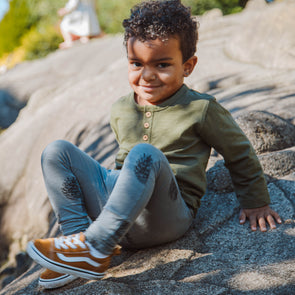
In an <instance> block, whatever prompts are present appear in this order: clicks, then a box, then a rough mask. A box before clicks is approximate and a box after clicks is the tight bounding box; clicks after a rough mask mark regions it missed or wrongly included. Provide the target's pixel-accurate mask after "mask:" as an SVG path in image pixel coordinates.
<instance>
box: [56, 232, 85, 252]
mask: <svg viewBox="0 0 295 295" xmlns="http://www.w3.org/2000/svg"><path fill="white" fill-rule="evenodd" d="M54 244H55V247H56V248H57V249H60V248H63V249H69V247H70V248H72V249H77V245H78V246H79V247H81V248H83V249H85V248H87V246H86V245H85V244H84V243H83V242H82V241H80V234H76V235H71V236H64V237H60V238H55V239H54Z"/></svg>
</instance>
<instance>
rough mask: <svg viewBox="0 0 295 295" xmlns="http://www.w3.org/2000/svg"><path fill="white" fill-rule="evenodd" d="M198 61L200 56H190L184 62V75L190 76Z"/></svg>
mask: <svg viewBox="0 0 295 295" xmlns="http://www.w3.org/2000/svg"><path fill="white" fill-rule="evenodd" d="M197 62H198V57H197V56H195V55H194V56H192V57H191V58H189V59H188V60H187V61H186V62H185V63H184V64H183V70H184V71H183V75H184V77H188V76H189V75H190V74H191V73H192V71H193V70H194V68H195V66H196V64H197Z"/></svg>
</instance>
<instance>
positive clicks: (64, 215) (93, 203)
mask: <svg viewBox="0 0 295 295" xmlns="http://www.w3.org/2000/svg"><path fill="white" fill-rule="evenodd" d="M41 162H42V171H43V176H44V181H45V185H46V189H47V192H48V196H49V200H50V202H51V205H52V207H53V210H54V212H55V215H56V217H57V221H58V223H59V225H60V227H61V231H62V233H63V234H64V235H70V234H74V233H78V232H84V234H85V236H86V239H87V240H88V241H89V242H90V243H91V244H92V245H93V246H94V247H95V248H96V249H97V250H99V251H100V252H102V253H103V254H106V255H109V254H110V253H112V251H113V248H114V247H115V245H116V244H118V243H119V242H120V243H121V244H122V245H123V246H127V247H131V248H144V247H151V246H154V245H159V244H162V243H166V242H170V241H173V240H175V239H177V238H179V237H181V236H182V235H183V234H184V233H185V232H186V231H187V230H188V228H189V227H190V225H191V223H192V220H193V213H192V210H190V209H189V208H188V207H187V205H186V204H185V202H184V201H183V199H182V197H181V194H180V191H179V188H178V185H177V183H176V181H175V177H174V175H173V172H172V170H171V168H170V165H169V163H168V161H167V159H166V157H165V156H164V154H163V153H162V152H161V151H160V150H158V149H157V148H155V147H154V146H152V145H149V144H138V145H136V146H135V147H134V148H133V149H132V150H131V151H130V152H129V154H128V156H127V157H126V159H125V162H124V165H123V167H122V169H121V170H108V169H106V168H104V167H102V166H101V165H100V164H99V163H98V162H97V161H96V160H94V159H93V158H91V157H90V156H88V155H87V154H86V153H84V152H83V151H81V150H80V149H79V148H77V147H76V146H74V145H73V144H71V143H70V142H67V141H64V140H57V141H54V142H52V143H51V144H49V145H48V146H47V147H46V149H45V150H44V152H43V154H42V159H41Z"/></svg>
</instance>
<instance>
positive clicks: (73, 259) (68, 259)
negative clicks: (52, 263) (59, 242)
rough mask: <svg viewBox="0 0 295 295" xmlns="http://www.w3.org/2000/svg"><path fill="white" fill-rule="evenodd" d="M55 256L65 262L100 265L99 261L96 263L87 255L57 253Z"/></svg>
mask: <svg viewBox="0 0 295 295" xmlns="http://www.w3.org/2000/svg"><path fill="white" fill-rule="evenodd" d="M57 256H58V258H59V259H60V260H62V261H65V262H86V263H88V264H90V265H92V266H94V267H99V266H100V265H101V264H100V263H97V262H95V261H93V260H92V259H90V258H88V257H67V256H65V255H63V254H60V253H57Z"/></svg>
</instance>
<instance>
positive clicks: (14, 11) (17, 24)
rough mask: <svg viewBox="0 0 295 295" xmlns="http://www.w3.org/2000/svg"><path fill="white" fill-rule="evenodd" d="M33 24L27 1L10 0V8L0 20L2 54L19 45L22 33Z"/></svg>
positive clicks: (0, 53) (0, 52)
mask: <svg viewBox="0 0 295 295" xmlns="http://www.w3.org/2000/svg"><path fill="white" fill-rule="evenodd" d="M32 24H33V20H32V19H31V18H30V11H29V7H28V5H27V1H26V0H12V1H10V9H9V11H8V12H7V13H6V15H5V16H4V18H3V19H2V21H1V22H0V56H2V55H3V54H4V53H6V52H10V51H12V50H13V49H14V48H16V47H17V46H19V44H20V40H21V37H22V35H23V34H24V33H25V32H27V31H28V30H29V28H30V27H31V26H32Z"/></svg>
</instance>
